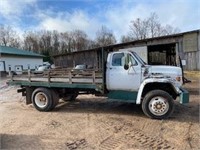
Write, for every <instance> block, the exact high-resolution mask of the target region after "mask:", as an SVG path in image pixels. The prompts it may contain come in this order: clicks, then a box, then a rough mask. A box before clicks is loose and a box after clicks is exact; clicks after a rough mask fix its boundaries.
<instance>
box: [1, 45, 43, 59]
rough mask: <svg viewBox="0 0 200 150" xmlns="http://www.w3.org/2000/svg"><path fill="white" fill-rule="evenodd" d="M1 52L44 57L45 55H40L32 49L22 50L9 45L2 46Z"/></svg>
mask: <svg viewBox="0 0 200 150" xmlns="http://www.w3.org/2000/svg"><path fill="white" fill-rule="evenodd" d="M0 54H6V55H19V56H29V57H44V55H40V54H37V53H34V52H32V51H26V50H21V49H17V48H13V47H8V46H0Z"/></svg>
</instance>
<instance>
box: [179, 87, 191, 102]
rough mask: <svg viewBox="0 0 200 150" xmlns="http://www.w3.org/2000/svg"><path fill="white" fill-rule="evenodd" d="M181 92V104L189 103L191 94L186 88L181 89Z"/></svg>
mask: <svg viewBox="0 0 200 150" xmlns="http://www.w3.org/2000/svg"><path fill="white" fill-rule="evenodd" d="M180 90H181V93H180V95H179V98H180V103H181V104H186V103H189V92H188V91H187V90H186V89H184V88H180Z"/></svg>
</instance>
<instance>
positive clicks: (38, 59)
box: [0, 46, 44, 73]
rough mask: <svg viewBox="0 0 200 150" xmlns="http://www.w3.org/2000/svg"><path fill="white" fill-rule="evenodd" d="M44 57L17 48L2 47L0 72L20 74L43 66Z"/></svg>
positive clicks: (0, 50)
mask: <svg viewBox="0 0 200 150" xmlns="http://www.w3.org/2000/svg"><path fill="white" fill-rule="evenodd" d="M43 57H44V56H43V55H40V54H37V53H34V52H31V51H25V50H21V49H17V48H12V47H6V46H0V72H8V71H9V70H11V71H14V72H16V73H20V72H21V71H22V70H26V69H35V68H36V67H37V66H39V65H42V64H43Z"/></svg>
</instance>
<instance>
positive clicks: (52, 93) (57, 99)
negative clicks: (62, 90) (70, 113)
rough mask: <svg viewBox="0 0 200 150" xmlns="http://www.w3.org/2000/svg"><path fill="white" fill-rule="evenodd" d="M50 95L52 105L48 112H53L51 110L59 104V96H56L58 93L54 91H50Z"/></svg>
mask: <svg viewBox="0 0 200 150" xmlns="http://www.w3.org/2000/svg"><path fill="white" fill-rule="evenodd" d="M51 95H52V101H53V104H52V106H51V108H50V110H53V109H54V108H55V107H56V105H58V102H59V95H58V93H57V92H56V91H54V90H51Z"/></svg>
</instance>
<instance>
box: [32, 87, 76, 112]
mask: <svg viewBox="0 0 200 150" xmlns="http://www.w3.org/2000/svg"><path fill="white" fill-rule="evenodd" d="M77 96H78V94H76V95H74V96H73V95H71V96H70V97H69V99H70V100H75V99H76V97H77ZM31 99H32V103H33V105H34V107H35V108H36V109H37V110H39V111H50V110H52V109H54V108H55V106H56V105H57V104H58V102H59V96H58V93H57V92H56V91H54V90H52V89H48V88H37V89H35V90H34V91H33V93H32V97H31Z"/></svg>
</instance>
